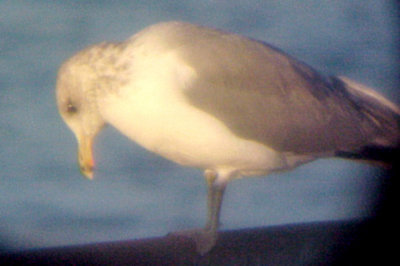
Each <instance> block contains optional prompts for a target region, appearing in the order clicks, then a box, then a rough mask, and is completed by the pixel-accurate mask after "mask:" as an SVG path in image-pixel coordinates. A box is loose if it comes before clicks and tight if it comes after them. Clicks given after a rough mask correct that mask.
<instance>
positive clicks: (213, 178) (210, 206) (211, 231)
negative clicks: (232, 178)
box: [170, 170, 227, 255]
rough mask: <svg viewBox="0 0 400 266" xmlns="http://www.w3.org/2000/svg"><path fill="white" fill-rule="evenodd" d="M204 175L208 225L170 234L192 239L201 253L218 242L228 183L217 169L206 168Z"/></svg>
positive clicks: (207, 250) (204, 252)
mask: <svg viewBox="0 0 400 266" xmlns="http://www.w3.org/2000/svg"><path fill="white" fill-rule="evenodd" d="M204 176H205V178H206V181H207V187H208V194H207V223H206V226H205V227H204V228H201V229H189V230H183V231H178V232H173V233H170V235H175V236H183V237H188V238H190V239H192V240H193V241H194V242H195V244H196V251H197V252H198V253H199V254H200V255H204V254H206V253H207V252H209V251H210V250H211V249H212V248H213V247H214V246H215V243H216V242H217V236H218V234H217V233H218V232H217V230H218V227H219V216H220V212H221V204H222V198H223V194H224V191H225V187H226V184H227V181H226V180H223V179H222V180H221V179H218V173H217V172H216V171H212V170H206V171H205V172H204Z"/></svg>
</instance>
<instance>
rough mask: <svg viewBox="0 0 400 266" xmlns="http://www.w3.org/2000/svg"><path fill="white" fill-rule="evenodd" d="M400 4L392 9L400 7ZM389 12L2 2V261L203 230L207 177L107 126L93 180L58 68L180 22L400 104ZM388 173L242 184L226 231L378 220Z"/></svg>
mask: <svg viewBox="0 0 400 266" xmlns="http://www.w3.org/2000/svg"><path fill="white" fill-rule="evenodd" d="M393 3H394V1H393ZM393 3H392V2H391V1H376V0H354V1H320V0H305V1H295V0H282V1H262V0H259V1H256V0H248V1H229V0H214V1H213V0H204V1H198V0H186V1H183V0H180V1H172V0H167V1H153V0H146V1H132V3H128V1H61V0H56V1H50V0H48V1H45V0H35V1H34V0H31V1H26V0H25V1H22V0H12V1H11V0H10V1H7V0H3V1H0V248H1V249H2V250H7V249H11V250H20V249H27V248H38V247H50V246H65V245H72V244H81V243H90V242H98V241H111V240H123V239H137V238H144V237H152V236H161V235H164V234H166V233H168V232H171V231H176V230H181V229H188V228H192V227H200V226H203V224H204V222H205V219H206V208H205V205H206V185H205V181H204V179H203V176H202V172H201V171H200V170H196V169H189V168H183V167H180V166H178V165H176V164H174V163H171V162H169V161H167V160H165V159H163V158H161V157H159V156H157V155H154V154H151V153H149V152H147V151H146V150H144V149H143V148H141V147H139V146H138V145H136V144H135V143H133V142H131V141H130V140H128V139H127V138H126V137H124V136H122V135H121V134H119V133H118V132H117V131H116V130H114V129H113V128H111V127H109V128H107V130H105V131H103V132H102V133H101V134H100V135H99V136H98V138H97V141H96V143H95V158H96V162H97V169H96V172H95V180H94V181H88V180H86V179H84V178H83V177H82V176H81V175H80V173H79V170H78V166H77V159H76V153H77V150H76V148H77V147H76V146H77V145H76V141H75V139H74V137H73V135H72V133H71V132H70V131H69V129H68V128H67V127H66V126H65V125H64V124H63V122H62V121H61V119H60V117H59V115H58V112H57V108H56V104H55V95H54V86H55V80H56V74H57V70H58V67H59V66H60V64H61V63H62V62H63V61H64V60H66V59H67V58H68V57H70V56H72V55H73V54H74V53H75V52H77V51H79V50H81V49H83V48H84V47H86V46H87V45H90V44H94V43H97V42H101V41H105V40H108V41H113V40H115V41H118V40H124V39H126V38H128V37H129V36H131V35H133V34H134V33H136V32H138V31H139V30H141V29H142V28H144V27H146V26H148V25H150V24H154V23H157V22H160V21H168V20H183V21H188V22H192V23H198V24H202V25H206V26H211V27H215V28H220V29H224V30H227V31H231V32H235V33H239V34H242V35H246V36H248V37H252V38H255V39H259V40H263V41H265V42H268V43H270V44H272V45H275V46H277V47H279V48H281V49H282V50H284V51H286V52H287V53H289V54H291V55H293V56H295V57H297V58H299V59H300V60H302V61H304V62H307V63H308V64H309V65H311V66H313V67H314V68H315V69H317V70H319V71H321V72H322V73H325V74H327V75H345V76H347V77H350V78H352V79H354V80H357V81H359V82H362V83H364V84H366V85H368V86H371V87H373V88H376V90H377V91H379V92H380V93H382V94H383V95H385V96H386V97H388V98H389V99H391V100H392V101H393V102H395V103H397V104H400V98H399V91H398V90H397V89H398V80H397V75H398V69H397V63H398V58H397V57H396V56H397V55H396V52H397V51H396V48H397V47H396V46H397V42H396V38H395V37H394V36H395V33H397V30H398V28H397V21H396V19H397V18H396V14H395V12H394V10H395V8H396V7H395V6H393ZM381 175H382V172H381V170H380V169H378V168H376V167H373V166H370V165H365V164H360V163H357V162H351V161H344V160H338V159H324V160H318V161H315V162H313V163H310V164H307V165H303V166H301V167H299V168H297V169H296V170H294V171H291V172H285V173H279V174H273V175H270V176H268V177H267V178H251V179H242V180H237V181H234V182H232V183H231V184H230V185H229V186H228V188H227V192H226V195H225V198H224V203H223V209H222V219H221V221H222V223H223V224H222V229H237V228H249V227H258V226H269V225H278V224H292V223H300V222H310V221H332V220H346V219H357V218H365V217H369V216H371V215H373V214H374V213H373V210H374V200H375V198H376V195H378V193H379V191H378V190H377V189H378V187H379V182H380V180H381V178H382V176H381Z"/></svg>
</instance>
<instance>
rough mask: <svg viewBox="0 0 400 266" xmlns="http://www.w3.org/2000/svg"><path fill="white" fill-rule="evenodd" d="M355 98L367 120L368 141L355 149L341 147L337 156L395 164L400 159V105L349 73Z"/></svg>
mask: <svg viewBox="0 0 400 266" xmlns="http://www.w3.org/2000/svg"><path fill="white" fill-rule="evenodd" d="M338 79H339V82H343V85H344V87H345V88H346V90H347V92H348V93H349V96H350V97H351V100H352V101H353V102H354V103H355V104H356V106H357V107H358V109H359V111H360V113H361V115H362V116H363V117H365V120H366V121H367V123H366V125H364V126H363V127H365V131H366V132H367V136H368V142H367V143H365V145H363V146H362V147H361V148H359V149H357V150H355V151H337V152H336V154H335V155H336V156H338V157H343V158H347V159H355V160H362V161H367V162H369V163H372V164H378V165H381V166H385V167H391V166H393V164H394V163H396V161H397V162H399V159H400V108H399V106H396V105H395V104H394V103H392V102H390V101H389V100H388V99H386V98H384V97H383V96H382V95H380V94H378V93H377V92H376V91H374V90H372V89H370V88H368V87H366V86H365V85H362V84H359V83H357V82H355V81H352V80H350V79H348V78H345V77H339V78H338Z"/></svg>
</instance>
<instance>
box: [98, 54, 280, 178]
mask: <svg viewBox="0 0 400 266" xmlns="http://www.w3.org/2000/svg"><path fill="white" fill-rule="evenodd" d="M171 60H173V61H174V62H173V63H174V64H172V62H169V61H171ZM176 60H177V59H176V58H174V57H167V58H165V59H164V61H163V64H161V65H163V68H162V70H159V71H158V72H157V71H154V69H157V68H155V67H152V68H151V71H147V72H146V71H145V72H142V73H135V77H136V78H135V81H134V82H133V83H131V84H129V85H128V86H126V87H125V88H123V89H121V90H120V91H119V93H118V94H110V95H108V96H107V97H105V98H104V99H103V100H101V101H99V106H101V108H100V109H101V113H102V116H103V117H104V119H105V120H106V121H107V122H108V123H110V124H111V125H113V126H114V127H116V128H117V129H118V130H120V131H121V132H122V133H123V134H125V135H126V136H128V137H129V138H131V139H132V140H134V141H136V142H137V143H139V144H140V145H142V146H143V147H145V148H146V149H148V150H150V151H153V152H155V153H158V154H160V155H162V156H163V157H166V158H168V159H169V160H172V161H175V162H177V163H179V164H182V165H187V166H193V167H199V168H203V169H213V170H218V171H221V170H224V169H226V170H228V171H235V172H237V174H238V175H240V174H244V175H248V174H250V175H251V174H262V173H268V172H270V171H273V170H274V169H280V168H284V167H285V165H286V162H285V158H284V156H283V155H281V154H279V153H277V152H275V151H274V150H272V149H270V148H268V147H267V146H265V145H262V144H261V143H257V142H254V141H250V140H245V139H242V138H239V137H237V136H236V135H234V134H232V132H231V131H230V130H229V128H227V127H226V126H225V125H224V124H223V123H222V122H221V121H219V120H217V119H216V118H214V117H213V116H212V115H210V114H208V113H206V112H204V111H202V110H199V109H196V108H194V107H193V106H191V105H189V103H188V102H186V101H185V99H184V98H183V96H182V94H181V90H183V89H185V88H184V86H185V85H188V84H189V83H190V79H191V78H193V75H195V73H194V72H193V71H192V70H191V69H190V68H187V67H182V68H180V69H179V71H177V69H174V68H173V67H166V64H168V62H169V63H171V65H176ZM148 68H149V67H148ZM141 69H144V70H146V66H143V65H142V66H141ZM149 73H151V74H149Z"/></svg>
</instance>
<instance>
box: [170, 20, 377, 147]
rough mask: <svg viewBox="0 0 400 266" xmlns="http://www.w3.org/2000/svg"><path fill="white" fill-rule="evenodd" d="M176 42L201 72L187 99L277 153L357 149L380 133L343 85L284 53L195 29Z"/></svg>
mask: <svg viewBox="0 0 400 266" xmlns="http://www.w3.org/2000/svg"><path fill="white" fill-rule="evenodd" d="M185 27H186V29H185ZM188 27H191V28H188ZM175 38H176V42H177V43H179V48H178V49H179V52H180V54H182V56H183V58H184V60H185V61H186V62H187V63H188V64H189V65H191V66H192V67H193V68H194V69H196V71H197V74H198V78H197V79H196V81H195V82H194V84H193V85H192V86H191V87H190V88H187V89H186V90H185V92H184V93H185V96H186V97H187V99H188V101H190V103H191V104H193V105H194V106H196V107H197V108H199V109H202V110H205V111H206V112H208V113H211V114H212V115H214V116H215V117H216V118H217V119H219V120H221V121H223V122H224V123H225V124H226V125H227V126H228V127H229V128H231V130H232V131H233V132H234V133H235V134H237V135H238V136H240V137H243V138H246V139H250V140H254V141H257V142H261V143H263V144H265V145H267V146H269V147H272V148H274V149H276V150H279V151H290V152H296V153H319V152H327V151H335V150H339V149H340V150H351V149H355V148H359V147H361V146H363V145H366V144H368V142H371V138H372V137H373V136H374V135H375V134H376V129H375V128H374V127H373V126H372V125H371V123H370V121H368V119H367V118H366V117H365V115H364V114H363V113H362V112H361V111H360V106H359V105H358V104H357V102H356V101H355V100H354V97H353V96H352V95H350V94H349V93H348V91H347V90H346V88H345V86H344V83H343V82H341V81H340V80H339V79H336V78H329V79H328V78H325V77H323V76H322V75H320V74H318V73H317V72H316V71H314V70H313V69H312V68H310V67H309V66H307V65H305V64H304V63H301V62H299V61H297V60H295V59H294V58H292V57H290V56H288V55H286V54H284V53H283V52H281V51H279V50H278V49H275V48H273V47H271V46H269V45H266V44H264V43H261V42H257V41H253V40H250V39H247V38H244V37H241V36H238V35H234V34H227V33H223V32H220V31H215V30H210V29H207V28H201V27H197V26H192V25H186V26H184V27H183V29H181V31H180V32H178V33H177V34H176V36H175Z"/></svg>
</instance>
